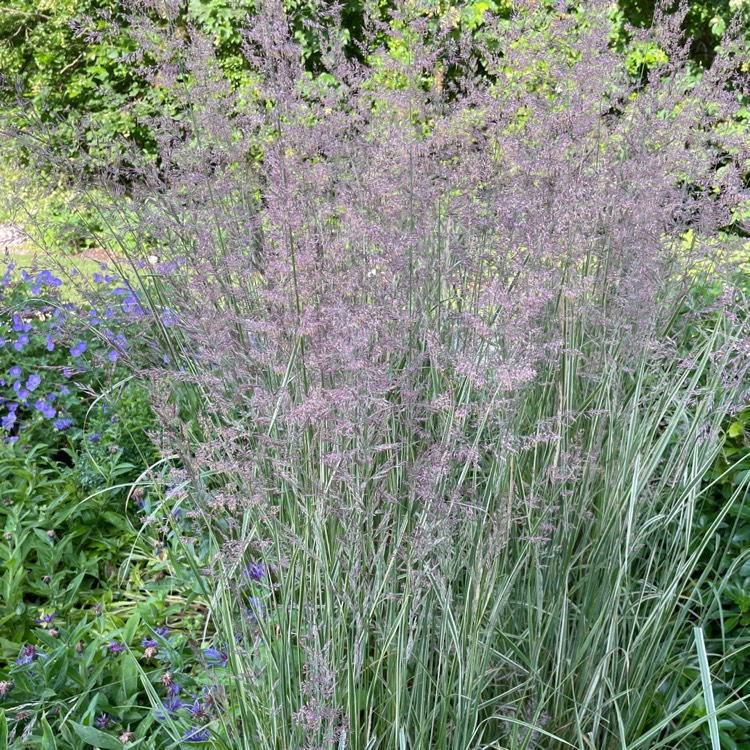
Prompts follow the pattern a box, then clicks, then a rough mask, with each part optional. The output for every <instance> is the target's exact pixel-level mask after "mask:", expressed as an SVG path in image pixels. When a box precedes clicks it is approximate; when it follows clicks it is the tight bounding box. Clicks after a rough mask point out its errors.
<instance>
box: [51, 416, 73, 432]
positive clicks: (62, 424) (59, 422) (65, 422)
mask: <svg viewBox="0 0 750 750" xmlns="http://www.w3.org/2000/svg"><path fill="white" fill-rule="evenodd" d="M52 424H54V426H55V427H56V428H57V429H58V430H67V429H68V427H70V425H72V424H73V420H72V419H70V418H69V417H65V418H63V419H56V420H55V421H54V422H53V423H52Z"/></svg>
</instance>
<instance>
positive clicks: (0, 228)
mask: <svg viewBox="0 0 750 750" xmlns="http://www.w3.org/2000/svg"><path fill="white" fill-rule="evenodd" d="M28 240H29V238H28V237H27V236H26V235H25V234H24V232H23V231H22V230H21V229H19V228H18V227H17V226H16V225H15V224H0V250H4V249H5V248H6V247H16V246H17V245H24V244H25V243H27V242H28Z"/></svg>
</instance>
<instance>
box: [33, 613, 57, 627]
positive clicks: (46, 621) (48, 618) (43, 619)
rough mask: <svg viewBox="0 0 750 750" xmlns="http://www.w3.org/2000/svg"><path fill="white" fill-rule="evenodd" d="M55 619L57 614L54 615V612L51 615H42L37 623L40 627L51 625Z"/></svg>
mask: <svg viewBox="0 0 750 750" xmlns="http://www.w3.org/2000/svg"><path fill="white" fill-rule="evenodd" d="M54 619H55V613H54V611H52V612H50V613H49V614H46V615H42V616H41V617H38V618H37V620H36V621H37V623H38V624H39V625H43V624H44V625H49V624H50V623H51V622H52V620H54Z"/></svg>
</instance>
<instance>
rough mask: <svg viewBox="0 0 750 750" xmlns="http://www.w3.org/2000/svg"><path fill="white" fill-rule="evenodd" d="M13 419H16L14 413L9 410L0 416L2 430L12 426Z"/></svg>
mask: <svg viewBox="0 0 750 750" xmlns="http://www.w3.org/2000/svg"><path fill="white" fill-rule="evenodd" d="M15 421H16V413H15V412H11V413H10V414H8V415H7V416H6V417H3V418H2V428H3V429H4V430H9V429H10V428H11V427H12V426H13V423H14V422H15Z"/></svg>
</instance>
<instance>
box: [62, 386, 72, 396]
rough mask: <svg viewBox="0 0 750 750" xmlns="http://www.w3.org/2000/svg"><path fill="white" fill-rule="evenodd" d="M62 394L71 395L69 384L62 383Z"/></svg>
mask: <svg viewBox="0 0 750 750" xmlns="http://www.w3.org/2000/svg"><path fill="white" fill-rule="evenodd" d="M60 395H62V396H69V395H70V390H69V389H68V387H67V386H65V385H61V386H60Z"/></svg>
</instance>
